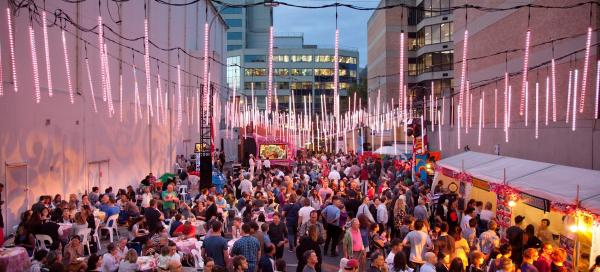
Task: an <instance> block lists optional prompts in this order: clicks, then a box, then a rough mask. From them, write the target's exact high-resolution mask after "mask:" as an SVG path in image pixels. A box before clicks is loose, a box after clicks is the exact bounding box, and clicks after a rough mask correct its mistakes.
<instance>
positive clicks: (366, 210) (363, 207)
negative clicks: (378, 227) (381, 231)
mask: <svg viewBox="0 0 600 272" xmlns="http://www.w3.org/2000/svg"><path fill="white" fill-rule="evenodd" d="M363 213H364V214H365V215H366V216H367V217H368V218H369V220H370V221H371V222H373V223H375V219H374V218H373V215H372V214H371V211H369V206H367V205H366V204H360V207H358V212H357V213H356V218H358V216H359V215H361V214H363Z"/></svg>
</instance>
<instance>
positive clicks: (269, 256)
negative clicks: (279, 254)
mask: <svg viewBox="0 0 600 272" xmlns="http://www.w3.org/2000/svg"><path fill="white" fill-rule="evenodd" d="M265 252H266V254H265V255H263V256H262V257H261V258H260V261H259V262H258V272H274V271H275V245H273V244H270V245H268V246H266V249H265Z"/></svg>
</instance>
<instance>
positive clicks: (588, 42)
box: [579, 27, 592, 113]
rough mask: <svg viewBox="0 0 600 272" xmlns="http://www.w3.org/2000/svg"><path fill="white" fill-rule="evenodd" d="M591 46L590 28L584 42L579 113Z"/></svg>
mask: <svg viewBox="0 0 600 272" xmlns="http://www.w3.org/2000/svg"><path fill="white" fill-rule="evenodd" d="M591 45H592V27H588V32H587V38H586V42H585V61H584V63H583V75H582V77H581V101H580V102H579V112H580V113H582V112H583V105H584V104H585V91H586V90H587V79H588V70H589V67H590V47H591Z"/></svg>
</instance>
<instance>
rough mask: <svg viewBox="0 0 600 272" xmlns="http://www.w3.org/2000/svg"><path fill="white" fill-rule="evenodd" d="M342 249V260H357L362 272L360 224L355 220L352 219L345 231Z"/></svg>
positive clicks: (364, 256) (362, 256)
mask: <svg viewBox="0 0 600 272" xmlns="http://www.w3.org/2000/svg"><path fill="white" fill-rule="evenodd" d="M343 249H344V258H346V259H355V260H358V262H359V264H360V265H359V267H360V269H361V271H364V269H365V266H366V260H365V258H366V255H365V245H364V244H363V239H362V236H361V233H360V222H359V221H358V219H356V218H354V219H352V221H351V223H350V228H348V230H346V234H345V235H344V241H343Z"/></svg>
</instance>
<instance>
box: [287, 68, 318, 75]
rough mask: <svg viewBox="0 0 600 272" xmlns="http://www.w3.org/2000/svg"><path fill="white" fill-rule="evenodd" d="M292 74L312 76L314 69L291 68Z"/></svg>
mask: <svg viewBox="0 0 600 272" xmlns="http://www.w3.org/2000/svg"><path fill="white" fill-rule="evenodd" d="M290 75H291V76H312V75H313V73H312V69H290Z"/></svg>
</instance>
